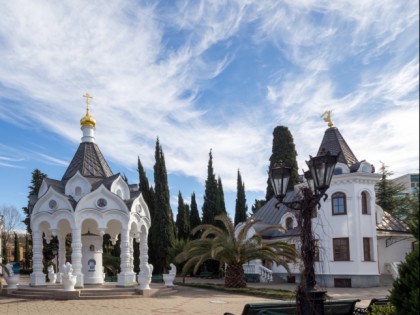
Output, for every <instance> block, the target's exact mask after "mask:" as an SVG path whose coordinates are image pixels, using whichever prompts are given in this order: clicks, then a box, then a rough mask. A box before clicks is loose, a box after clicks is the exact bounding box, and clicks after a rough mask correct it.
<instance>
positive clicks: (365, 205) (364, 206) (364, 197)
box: [362, 191, 370, 214]
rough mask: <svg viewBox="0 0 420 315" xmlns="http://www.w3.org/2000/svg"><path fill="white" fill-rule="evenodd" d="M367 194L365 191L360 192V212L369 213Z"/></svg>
mask: <svg viewBox="0 0 420 315" xmlns="http://www.w3.org/2000/svg"><path fill="white" fill-rule="evenodd" d="M368 200H369V198H368V194H367V192H366V191H363V192H362V214H370V211H369V202H368Z"/></svg>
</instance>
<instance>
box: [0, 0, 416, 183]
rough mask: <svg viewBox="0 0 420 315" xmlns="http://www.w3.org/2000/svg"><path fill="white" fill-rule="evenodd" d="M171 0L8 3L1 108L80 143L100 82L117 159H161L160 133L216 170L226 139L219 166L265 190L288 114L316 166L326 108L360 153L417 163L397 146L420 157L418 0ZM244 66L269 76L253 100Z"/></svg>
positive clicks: (180, 161) (105, 130)
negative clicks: (276, 138) (276, 132)
mask: <svg viewBox="0 0 420 315" xmlns="http://www.w3.org/2000/svg"><path fill="white" fill-rule="evenodd" d="M168 5H169V7H167V6H166V5H165V4H164V3H159V4H150V3H148V2H147V1H139V2H132V1H124V0H117V1H112V2H109V1H95V2H89V3H86V2H85V1H61V2H54V3H53V2H49V1H41V2H40V1H38V2H36V3H35V2H25V3H23V2H19V1H4V2H2V3H1V4H0V12H2V16H1V18H0V57H1V58H2V60H3V62H2V63H0V99H1V100H4V101H1V102H0V119H2V120H5V121H8V122H13V123H16V124H18V125H20V126H26V128H32V127H28V126H31V125H34V126H37V125H39V126H42V128H45V129H46V130H48V131H51V132H53V133H56V134H58V135H60V136H62V137H64V138H66V139H70V140H71V141H73V142H75V143H77V142H79V141H80V136H81V135H80V132H78V130H77V127H78V124H79V120H80V118H81V117H82V115H83V114H84V105H83V99H82V97H81V95H82V94H83V93H84V92H86V91H89V92H90V93H91V94H92V95H93V96H94V98H93V100H92V107H91V113H92V114H93V116H94V117H95V118H96V120H97V142H98V143H99V144H100V147H101V150H102V151H103V153H104V154H105V155H106V156H107V157H108V158H109V159H112V160H113V161H115V162H117V163H120V164H122V165H124V166H126V167H135V163H136V157H137V156H140V157H141V160H142V162H143V164H144V165H145V166H146V167H148V168H150V167H152V165H153V163H154V155H153V152H154V143H155V140H156V137H157V136H159V138H160V141H161V143H162V145H163V148H164V152H165V157H166V162H167V167H168V171H169V172H170V173H172V174H181V175H188V176H190V177H194V178H196V179H197V180H198V181H200V182H202V181H203V180H204V178H205V176H206V165H207V161H208V152H209V150H210V148H212V149H213V155H214V163H215V170H216V173H217V174H218V175H220V176H221V177H222V179H223V184H224V188H225V190H232V191H234V190H235V189H236V175H237V173H236V172H237V169H238V168H240V169H241V174H242V177H243V179H244V181H245V183H246V187H247V190H253V191H263V190H265V187H266V167H267V164H268V158H269V156H270V153H271V141H272V139H271V132H272V130H273V128H274V127H275V126H276V125H278V124H281V125H286V126H288V127H289V129H290V130H291V131H292V133H293V135H294V138H295V143H296V148H297V151H298V153H299V163H300V165H304V164H303V161H304V159H305V158H306V157H307V156H308V155H309V154H314V153H315V152H316V150H317V149H318V147H317V146H318V144H319V143H320V140H321V137H322V134H323V130H324V128H326V126H325V125H322V120H321V119H320V117H319V116H320V114H321V113H322V112H323V111H324V110H325V109H333V111H334V116H333V118H334V119H335V120H336V125H337V126H338V127H339V128H340V130H342V133H343V134H344V136H345V137H346V139H348V141H349V142H350V144H351V145H352V146H354V148H355V149H354V151H355V153H356V155H357V156H358V157H359V158H360V159H364V158H366V159H369V161H370V162H372V163H376V162H377V161H378V160H384V161H385V162H387V164H390V165H392V167H393V169H395V170H396V169H397V168H398V169H399V170H401V171H405V170H408V168H410V167H411V166H410V165H412V163H409V161H407V160H404V161H403V160H402V159H401V158H400V157H401V155H400V154H395V153H394V152H395V151H393V150H397V149H399V148H401V150H406V149H407V147H410V148H413V149H416V148H417V150H413V152H414V153H410V154H409V158H410V159H413V160H417V161H418V142H419V141H418V140H419V139H418V31H414V29H415V27H417V28H418V14H415V13H413V12H418V3H416V1H411V2H407V3H403V2H401V3H399V2H395V1H381V2H380V3H379V2H377V1H365V0H363V1H333V2H331V1H310V0H301V1H296V0H294V1H274V2H272V1H257V0H256V1H251V0H249V1H239V0H238V1H175V2H172V3H171V4H168ZM407 32H409V34H407ZM416 43H417V44H416ZM402 47H403V48H402ZM252 54H254V55H252ZM243 55H246V56H247V58H248V59H247V60H245V61H243V62H242V63H240V64H239V65H238V64H236V62H237V61H238V60H239V58H240V56H243ZM259 60H262V62H259ZM260 64H261V65H263V66H264V67H263V66H261V68H258V67H259V65H260ZM257 65H258V66H257ZM235 67H238V68H235ZM243 67H247V68H246V69H247V70H248V72H249V73H250V76H251V79H250V80H251V81H255V83H254V85H252V86H253V87H254V88H255V97H254V98H252V99H251V98H250V99H247V98H246V97H243V95H242V94H246V93H248V92H249V91H248V89H249V86H248V85H245V82H246V78H242V77H237V76H236V77H235V76H234V75H233V74H232V73H233V72H235V71H239V70H241V69H243ZM222 80H223V81H222ZM233 84H236V85H237V87H236V89H233V88H230V89H225V90H224V91H223V92H221V91H220V90H221V89H222V88H225V87H226V85H233ZM264 93H266V94H264ZM240 97H242V98H240ZM239 98H240V99H239ZM227 99H229V100H227ZM229 102H231V104H229ZM416 117H417V120H416ZM403 122H405V123H403ZM407 126H410V128H407ZM416 131H417V132H416ZM383 135H386V137H387V138H386V139H387V141H386V142H385V141H384V142H383V143H382V142H381V141H378V139H381V137H382V136H383ZM372 144H375V146H373V145H372ZM391 148H392V150H391ZM40 152H41V151H40ZM359 152H360V153H359ZM415 152H417V154H416V153H415ZM357 153H359V154H357ZM38 155H39V156H40V157H42V158H43V159H45V161H48V163H53V164H55V165H61V166H63V165H66V163H67V161H65V160H63V159H60V158H57V157H53V156H51V154H48V155H47V154H45V152H44V151H42V153H38ZM5 156H8V155H5ZM404 163H406V164H404ZM6 164H8V162H6ZM411 168H412V167H411Z"/></svg>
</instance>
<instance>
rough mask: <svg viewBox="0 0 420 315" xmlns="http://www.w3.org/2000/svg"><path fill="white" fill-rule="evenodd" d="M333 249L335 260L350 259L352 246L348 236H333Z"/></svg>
mask: <svg viewBox="0 0 420 315" xmlns="http://www.w3.org/2000/svg"><path fill="white" fill-rule="evenodd" d="M333 250H334V261H349V260H350V247H349V239H348V238H346V237H343V238H333Z"/></svg>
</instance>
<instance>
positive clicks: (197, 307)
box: [0, 278, 390, 315]
mask: <svg viewBox="0 0 420 315" xmlns="http://www.w3.org/2000/svg"><path fill="white" fill-rule="evenodd" d="M179 280H181V279H179ZM192 282H211V283H214V282H221V280H208V279H196V278H187V279H186V283H192ZM250 286H254V287H263V286H264V287H275V288H281V289H286V290H294V288H295V286H294V285H291V284H281V285H280V284H261V283H255V284H250ZM389 289H390V287H376V288H366V289H363V288H362V289H361V288H350V289H337V288H330V289H328V295H330V296H331V297H333V298H346V297H358V298H360V299H363V303H364V304H366V303H367V302H368V301H369V300H370V299H371V298H372V297H383V296H386V295H388V290H389ZM264 301H272V300H270V299H267V298H260V297H252V296H245V295H239V294H230V293H223V292H217V291H213V290H205V289H198V288H192V287H183V286H182V287H178V292H176V293H175V294H174V295H170V296H162V297H154V298H144V297H139V298H134V299H114V300H73V301H41V300H21V299H11V298H7V297H2V296H0V314H1V315H17V314H19V315H26V314H28V315H49V314H54V315H67V314H68V315H83V314H89V315H93V314H101V315H108V314H109V315H116V314H124V315H131V314H135V315H142V314H156V315H165V314H181V315H190V314H191V315H192V314H202V315H213V314H214V315H216V314H217V315H222V314H223V313H224V312H231V313H234V314H238V315H239V314H241V311H242V309H243V306H244V304H246V303H249V302H264Z"/></svg>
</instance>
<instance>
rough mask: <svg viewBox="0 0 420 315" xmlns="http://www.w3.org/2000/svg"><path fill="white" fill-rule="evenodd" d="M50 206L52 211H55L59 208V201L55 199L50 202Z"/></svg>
mask: <svg viewBox="0 0 420 315" xmlns="http://www.w3.org/2000/svg"><path fill="white" fill-rule="evenodd" d="M48 206H49V207H50V209H51V210H54V209H55V208H57V201H55V200H54V199H52V200H50V202H49V203H48Z"/></svg>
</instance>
